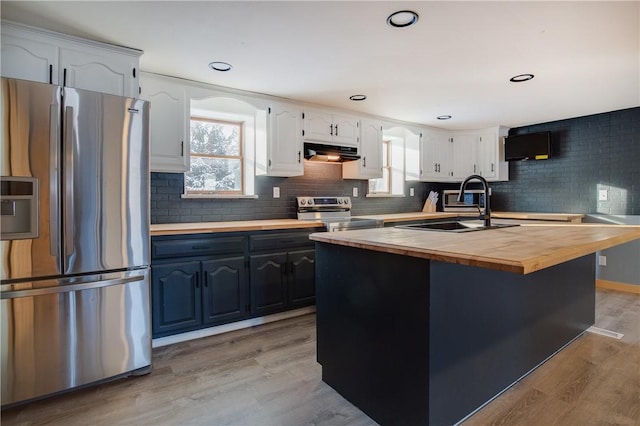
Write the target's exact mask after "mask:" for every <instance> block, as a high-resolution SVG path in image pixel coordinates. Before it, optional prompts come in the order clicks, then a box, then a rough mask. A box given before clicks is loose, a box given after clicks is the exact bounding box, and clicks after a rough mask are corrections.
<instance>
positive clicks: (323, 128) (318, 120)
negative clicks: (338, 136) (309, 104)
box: [303, 110, 333, 143]
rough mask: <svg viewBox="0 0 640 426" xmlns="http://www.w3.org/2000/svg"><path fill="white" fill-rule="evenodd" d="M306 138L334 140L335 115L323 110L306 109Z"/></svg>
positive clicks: (330, 141) (321, 140)
mask: <svg viewBox="0 0 640 426" xmlns="http://www.w3.org/2000/svg"><path fill="white" fill-rule="evenodd" d="M303 121H304V124H303V125H304V139H305V140H311V141H319V142H329V143H332V142H333V116H332V115H331V114H326V113H322V112H317V111H312V110H305V112H304V120H303Z"/></svg>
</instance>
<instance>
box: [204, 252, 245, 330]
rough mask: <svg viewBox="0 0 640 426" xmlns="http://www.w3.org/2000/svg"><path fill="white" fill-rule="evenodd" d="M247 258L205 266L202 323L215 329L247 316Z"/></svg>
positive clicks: (223, 260)
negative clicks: (218, 325) (214, 326)
mask: <svg viewBox="0 0 640 426" xmlns="http://www.w3.org/2000/svg"><path fill="white" fill-rule="evenodd" d="M245 271H246V269H245V262H244V257H243V256H240V257H232V258H228V259H217V260H208V261H206V262H202V281H203V282H202V305H203V306H202V313H203V314H202V315H203V323H204V324H210V325H216V324H224V323H227V322H232V321H236V320H240V319H243V318H244V317H245V316H246V312H247V309H246V296H245V293H246V291H245V289H246V273H245Z"/></svg>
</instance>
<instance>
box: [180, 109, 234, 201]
mask: <svg viewBox="0 0 640 426" xmlns="http://www.w3.org/2000/svg"><path fill="white" fill-rule="evenodd" d="M242 128H243V123H242V122H235V121H222V120H215V119H210V118H202V117H191V170H190V171H189V172H188V173H185V193H186V194H243V193H244V179H243V176H244V172H243V167H244V159H243V150H242V145H243V135H242Z"/></svg>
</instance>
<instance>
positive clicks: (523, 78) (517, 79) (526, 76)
mask: <svg viewBox="0 0 640 426" xmlns="http://www.w3.org/2000/svg"><path fill="white" fill-rule="evenodd" d="M532 78H533V74H519V75H515V76H513V77H511V78H510V79H509V81H510V82H512V83H522V82H523V81H529V80H531V79H532Z"/></svg>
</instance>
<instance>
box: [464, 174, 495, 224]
mask: <svg viewBox="0 0 640 426" xmlns="http://www.w3.org/2000/svg"><path fill="white" fill-rule="evenodd" d="M474 179H475V180H479V181H480V183H482V189H483V190H484V214H482V213H480V219H483V220H484V226H486V227H489V226H491V203H490V198H489V184H488V183H487V180H486V179H485V178H483V177H482V176H480V175H471V176H469V177H467V178H466V179H465V180H464V181H463V182H462V183H461V184H460V192H459V194H458V202H459V203H463V202H464V191H465V189H466V188H467V184H468V183H469V181H472V180H474Z"/></svg>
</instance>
